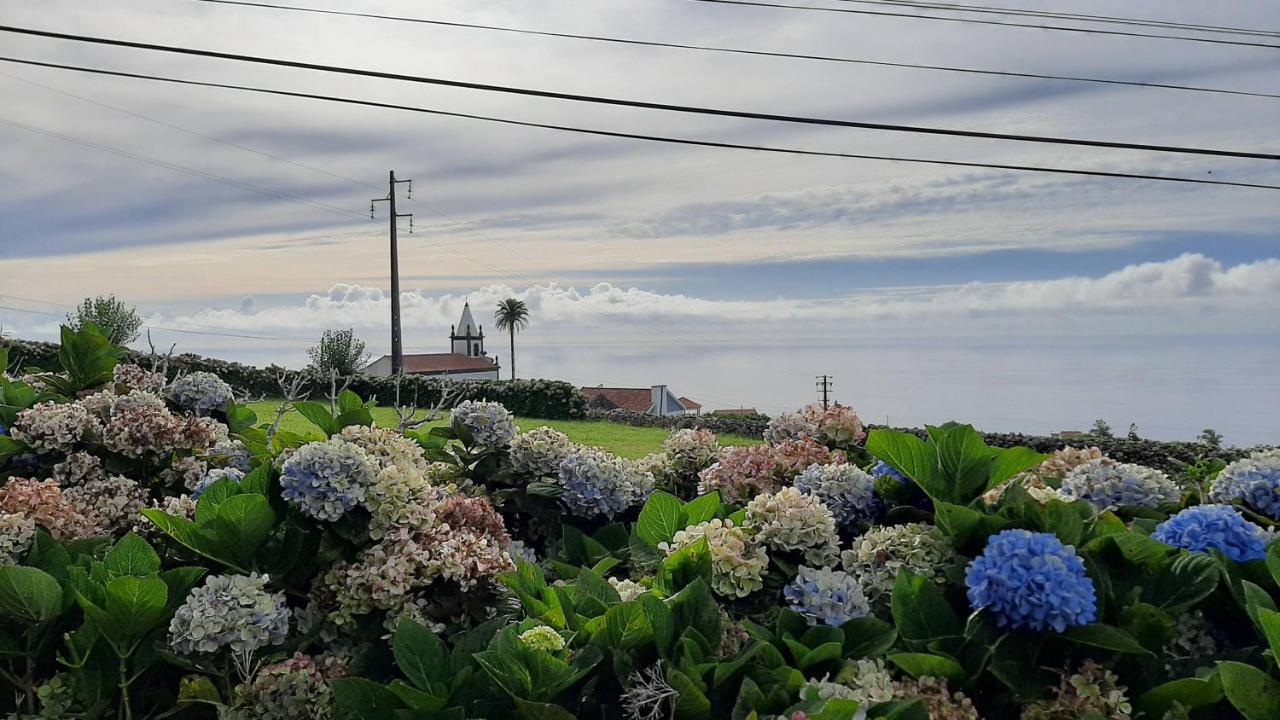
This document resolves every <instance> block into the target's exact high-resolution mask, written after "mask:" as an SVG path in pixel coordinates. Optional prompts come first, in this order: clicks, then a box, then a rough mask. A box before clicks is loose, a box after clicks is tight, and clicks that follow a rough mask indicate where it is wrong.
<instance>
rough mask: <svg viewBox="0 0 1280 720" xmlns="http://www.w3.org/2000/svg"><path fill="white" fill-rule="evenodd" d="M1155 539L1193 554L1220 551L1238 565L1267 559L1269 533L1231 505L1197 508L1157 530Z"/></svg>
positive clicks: (1185, 511) (1172, 518) (1163, 523)
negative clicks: (1238, 563)
mask: <svg viewBox="0 0 1280 720" xmlns="http://www.w3.org/2000/svg"><path fill="white" fill-rule="evenodd" d="M1151 537H1153V538H1155V539H1156V540H1159V541H1160V542H1162V543H1164V544H1166V545H1172V546H1174V547H1179V548H1183V549H1186V550H1190V551H1192V552H1204V551H1205V550H1209V549H1213V550H1219V551H1221V552H1222V554H1223V555H1226V556H1227V557H1229V558H1231V559H1232V560H1235V561H1236V562H1249V561H1250V560H1261V559H1263V558H1265V557H1266V556H1267V541H1268V539H1269V537H1268V535H1267V531H1266V530H1263V529H1262V527H1261V526H1259V525H1255V524H1253V523H1251V522H1249V521H1248V520H1245V519H1244V516H1243V515H1241V514H1240V513H1239V512H1238V511H1236V509H1235V508H1233V507H1231V506H1229V505H1196V506H1195V507H1189V508H1187V509H1186V510H1183V511H1182V512H1180V513H1178V514H1177V515H1174V516H1173V517H1171V518H1169V519H1168V520H1165V521H1164V522H1162V523H1160V524H1159V525H1157V526H1156V531H1155V532H1154V533H1152V534H1151Z"/></svg>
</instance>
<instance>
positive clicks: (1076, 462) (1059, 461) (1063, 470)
mask: <svg viewBox="0 0 1280 720" xmlns="http://www.w3.org/2000/svg"><path fill="white" fill-rule="evenodd" d="M1105 457H1106V456H1104V455H1103V454H1102V451H1101V450H1099V449H1098V448H1096V447H1087V448H1074V447H1070V446H1067V447H1064V448H1062V449H1061V450H1055V451H1054V452H1053V453H1052V454H1051V455H1049V457H1048V458H1046V459H1045V460H1044V462H1042V463H1040V464H1039V465H1037V466H1036V474H1038V475H1044V476H1047V477H1051V478H1056V479H1058V480H1062V479H1063V478H1065V477H1066V476H1067V473H1069V472H1071V471H1072V470H1075V469H1076V468H1078V467H1080V466H1081V465H1084V464H1085V463H1087V462H1092V461H1094V460H1103V459H1105Z"/></svg>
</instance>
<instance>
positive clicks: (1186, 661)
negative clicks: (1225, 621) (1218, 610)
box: [1160, 610, 1221, 677]
mask: <svg viewBox="0 0 1280 720" xmlns="http://www.w3.org/2000/svg"><path fill="white" fill-rule="evenodd" d="M1171 625H1172V626H1173V637H1171V638H1169V641H1168V642H1166V643H1165V644H1164V647H1162V648H1161V649H1160V657H1161V658H1162V659H1163V660H1164V667H1165V672H1167V673H1169V674H1170V675H1171V676H1173V677H1183V676H1186V675H1192V674H1194V671H1195V670H1196V669H1197V668H1198V667H1199V666H1201V665H1212V664H1213V658H1214V656H1215V655H1217V654H1218V652H1219V651H1220V649H1221V648H1220V646H1219V645H1218V640H1217V638H1215V637H1214V635H1213V626H1211V625H1210V624H1209V621H1208V620H1207V619H1206V618H1205V616H1204V612H1202V611H1200V610H1190V611H1184V612H1182V613H1179V614H1178V615H1175V616H1174V617H1173V618H1172V622H1171Z"/></svg>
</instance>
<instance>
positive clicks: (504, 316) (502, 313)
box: [493, 298, 529, 380]
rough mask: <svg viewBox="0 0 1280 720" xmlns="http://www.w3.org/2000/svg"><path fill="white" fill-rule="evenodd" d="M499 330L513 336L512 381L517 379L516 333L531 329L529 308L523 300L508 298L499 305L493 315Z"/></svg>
mask: <svg viewBox="0 0 1280 720" xmlns="http://www.w3.org/2000/svg"><path fill="white" fill-rule="evenodd" d="M493 317H494V319H495V320H497V321H498V329H499V330H506V331H507V332H508V333H510V334H511V379H512V380H515V379H516V333H517V332H519V331H521V330H523V329H525V328H527V327H529V306H528V305H525V304H524V301H523V300H517V299H515V298H507V299H506V300H503V301H501V302H499V303H498V310H497V312H495V313H494V314H493Z"/></svg>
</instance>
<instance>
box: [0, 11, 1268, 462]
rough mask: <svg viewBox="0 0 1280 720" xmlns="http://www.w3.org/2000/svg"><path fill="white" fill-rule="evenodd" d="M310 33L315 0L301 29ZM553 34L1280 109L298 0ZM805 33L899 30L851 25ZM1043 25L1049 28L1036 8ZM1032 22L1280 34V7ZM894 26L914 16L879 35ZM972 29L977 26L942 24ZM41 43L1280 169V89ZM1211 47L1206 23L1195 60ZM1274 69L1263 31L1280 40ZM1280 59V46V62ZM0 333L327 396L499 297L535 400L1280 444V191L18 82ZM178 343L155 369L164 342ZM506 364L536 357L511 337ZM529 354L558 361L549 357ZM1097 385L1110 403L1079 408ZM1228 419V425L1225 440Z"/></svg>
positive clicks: (1049, 157) (239, 40)
mask: <svg viewBox="0 0 1280 720" xmlns="http://www.w3.org/2000/svg"><path fill="white" fill-rule="evenodd" d="M286 4H289V3H286ZM291 4H295V5H308V6H311V7H328V8H340V9H342V10H349V11H350V10H354V11H364V12H373V13H380V14H392V15H397V14H398V15H404V16H412V17H419V18H427V19H434V20H443V21H456V22H467V23H482V24H493V25H503V26H510V27H519V28H527V29H532V30H544V31H553V32H568V33H578V34H593V35H601V36H609V37H618V38H629V39H640V40H655V41H662V42H675V43H697V44H704V45H717V46H723V47H734V48H743V49H752V50H765V51H775V52H790V53H805V54H814V55H830V56H841V57H850V58H862V59H868V60H878V61H888V62H906V63H917V64H934V65H947V66H958V67H969V68H982V69H992V70H1008V71H1017V72H1030V73H1040V74H1055V75H1073V76H1087V77H1099V78H1113V79H1124V80H1138V81H1146V82H1158V83H1166V84H1182V85H1198V86H1208V87H1214V88H1224V89H1233V90H1243V91H1252V92H1263V93H1273V94H1274V93H1280V73H1278V72H1277V71H1278V70H1280V50H1276V49H1274V48H1259V47H1240V46H1225V45H1214V44H1206V43H1195V42H1176V41H1169V40H1158V39H1149V38H1134V37H1118V36H1103V35H1089V34H1082V33H1067V32H1051V31H1043V30H1029V29H1020V28H1009V27H985V26H979V25H969V24H958V23H951V22H938V21H927V20H912V19H903V18H887V17H873V16H865V15H853V14H838V13H825V12H811V11H793V10H783V9H776V8H761V7H747V6H735V5H724V4H711V3H701V2H694V1H693V0H597V1H595V2H582V1H581V0H579V1H577V2H570V1H568V0H544V2H540V3H528V2H517V1H514V0H512V1H507V0H495V1H493V2H486V3H482V4H479V3H471V2H460V1H452V0H442V1H440V2H433V3H430V4H424V3H415V2H407V1H400V0H367V1H364V0H361V1H357V0H348V1H347V2H343V3H336V2H334V1H333V0H305V1H304V0H291ZM795 4H809V5H815V6H816V5H825V6H827V7H844V8H853V7H861V8H864V9H877V6H867V5H858V4H856V3H852V4H850V3H844V2H840V1H838V0H821V1H820V0H799V1H798V2H796V3H795ZM1009 5H1014V4H1013V3H1009ZM1016 5H1017V7H1022V8H1033V9H1045V10H1050V9H1056V10H1063V9H1067V10H1070V11H1072V12H1078V13H1089V12H1093V13H1099V14H1108V15H1117V14H1124V15H1125V16H1128V17H1141V18H1156V19H1162V20H1170V21H1177V22H1188V23H1195V22H1201V23H1212V24H1216V25H1228V26H1238V27H1247V28H1258V29H1266V30H1280V6H1277V5H1276V4H1275V3H1271V2H1266V1H1265V0H1243V1H1240V2H1233V3H1230V4H1221V3H1219V4H1205V3H1192V2H1189V1H1185V0H1177V1H1172V0H1164V1H1149V0H1135V1H1133V2H1128V3H1125V5H1124V7H1123V13H1121V12H1120V10H1118V9H1117V7H1116V6H1115V5H1114V4H1113V3H1103V2H1094V1H1088V2H1073V3H1071V4H1070V6H1069V7H1064V5H1063V4H1061V3H1053V2H1039V1H1033V0H1021V1H1020V2H1019V3H1017V4H1016ZM878 9H889V10H892V8H884V7H879V8H878ZM934 14H947V13H934ZM0 17H2V18H3V21H4V22H3V24H9V25H16V26H22V27H32V28H40V29H47V30H56V31H61V32H70V33H83V34H91V35H98V36H106V37H113V38H121V39H128V40H135V41H142V42H156V43H164V44H172V45H182V46H190V47H197V48H202V49H209V50H218V51H224V52H235V53H244V54H255V55H263V56H270V57H280V58H289V59H295V60H302V61H306V62H315V63H324V64H332V65H347V66H352V67H359V68H365V69H371V70H382V71H389V72H400V73H410V74H418V75H430V76H434V77H441V78H449V79H456V80H466V81H473V82H484V83H494V84H505V85H513V86H521V87H528V88H537V89H544V90H555V91H563V92H575V93H583V94H594V95H605V96H611V97H619V98H628V99H634V100H642V101H650V102H664V103H677V104H687V105H699V106H711V107H719V108H731V109H735V110H745V111H752V112H764V113H775V114H792V115H805V116H815V117H825V118H841V119H851V120H859V121H867V122H877V123H896V124H909V125H921V126H932V127H944V128H955V129H964V130H979V131H988V132H1001V133H1019V134H1031V135H1046V136H1067V137H1076V138H1089V139H1099V140H1109V141H1121V142H1132V143H1150V144H1162V145H1185V146H1200V147H1211V148H1225V149H1230V150H1242V151H1252V152H1269V153H1280V140H1278V139H1277V137H1276V135H1275V131H1274V130H1275V128H1276V127H1277V124H1278V123H1280V99H1276V98H1262V97H1245V96H1235V95H1223V94H1207V93H1195V92H1187V91H1174V90H1164V89H1152V88H1136V87H1124V86H1114V85H1098V84H1086V83H1075V82H1064V81H1052V80H1034V79H1018V78H1008V77H992V76H983V75H974V74H960V73H946V72H933V71H923V70H914V69H902V68H887V67H873V66H866V65H853V64H846V63H830V62H820V61H812V60H798V59H787V58H773V57H757V56H746V55H726V54H716V53H709V52H695V51H689V50H680V49H663V48H654V47H640V46H625V45H617V44H603V43H596V42H588V41H581V40H573V39H564V38H548V37H533V36H525V35H513V34H509V33H498V32H492V31H481V30H474V29H464V28H448V27H441V26H435V25H424V24H413V23H400V22H388V21H379V20H374V19H361V18H344V17H332V16H320V15H311V14H302V13H294V12H285V11H280V10H271V9H263V8H252V7H244V6H233V5H225V4H213V3H206V2H199V1H197V0H121V1H120V2H114V3H110V4H103V3H93V4H86V3H80V2H73V1H71V0H47V1H46V2H42V3H39V4H33V3H26V2H20V1H19V0H0ZM1179 34H1181V33H1179ZM0 37H2V38H3V52H0V55H5V56H10V57H19V58H27V59H36V60H41V61H48V62H60V63H69V64H79V65H88V66H94V67H101V68H110V69H115V70H122V71H127V72H139V73H152V74H161V75H171V76H174V77H182V78H189V79H197V80H206V81H215V82H229V83H242V84H252V85H259V86H266V87H274V88H281V89H289V90H294V91H301V92H319V93H325V94H331V95H345V96H351V97H359V98H363V99H368V100H372V101H378V102H393V103H401V104H408V105H414V106H420V107H429V108H434V109H439V110H446V111H454V112H465V113H480V114H488V115H495V116H501V117H507V118H512V119H519V120H527V121H533V122H543V123H552V124H560V125H573V126H579V127H589V128H595V129H602V130H609V131H620V132H632V133H643V134H667V135H672V136H678V137H685V138H697V139H703V140H712V141H719V142H732V143H749V144H764V145H773V146H782V147H793V148H805V149H811V150H823V151H833V152H844V153H863V154H875V155H896V156H914V157H922V158H933V159H945V160H956V161H963V162H983V163H996V164H1033V165H1045V166H1057V167H1068V168H1077V169H1088V170H1102V171H1109V172H1133V173H1149V174H1163V175H1180V176H1185V177H1195V178H1205V179H1210V178H1211V179H1219V180H1231V181H1240V182H1253V183H1267V184H1280V167H1277V166H1276V165H1275V163H1274V162H1271V161H1261V160H1240V159H1230V158H1219V157H1203V156H1188V155H1173V154H1159V153H1152V152H1141V151H1128V150H1103V149H1094V148H1082V147H1067V146H1053V145H1040V144H1029V143H1011V142H999V141H992V140H977V139H964V138H949V137H939V136H928V135H913V134H903V133H890V132H881V131H872V130H862V129H851V128H832V127H826V128H824V127H813V126H801V125H794V124H785V123H776V122H765V121H757V120H742V119H733V118H712V117H701V116H692V115H680V114H672V113H663V112H659V111H652V110H640V109H631V108H618V107H604V106H597V105H586V104H582V103H572V102H566V101H558V100H548V99H538V98H529V97H520V96H513V95H500V94H493V93H481V92H477V91H473V90H464V89H455V88H443V87H436V86H428V85H418V84H405V83H396V82H391V81H387V80H372V79H367V78H354V77H345V76H334V75H328V74H322V73H316V72H310V71H304V70H294V69H283V68H265V67H263V66H255V65H246V64H242V63H234V62H228V61H223V60H214V59H206V58H195V57H180V56H171V55H163V54H158V53H148V52H143V51H138V50H129V49H118V48H104V47H97V46H89V45H84V44H79V43H72V42H66V41H58V40H50V39H37V38H31V37H24V36H17V35H11V34H5V33H0ZM1250 39H1256V38H1250ZM1264 41H1268V42H1275V43H1276V44H1280V40H1266V39H1265V38H1264ZM0 97H3V98H4V102H2V103H0V260H3V265H2V266H0V326H3V331H4V332H5V333H6V334H7V335H11V336H16V337H24V338H33V339H50V338H53V337H56V333H57V324H58V320H59V319H60V318H61V317H62V316H63V315H64V314H65V313H66V311H67V310H68V309H69V308H70V307H71V306H74V305H75V304H76V302H78V300H79V299H80V298H82V297H84V296H87V295H96V294H108V293H114V294H115V295H117V296H119V297H121V298H123V299H126V300H127V301H129V302H131V303H134V304H136V305H137V306H138V308H139V310H140V311H141V312H142V314H143V315H144V316H145V317H146V319H147V324H148V326H149V327H150V329H151V331H152V339H153V341H155V342H156V343H157V345H159V346H162V347H167V346H168V345H169V344H170V343H177V345H178V349H179V351H188V352H198V353H204V354H210V355H217V356H220V357H226V358H229V359H237V360H241V361H245V362H251V363H256V364H267V363H273V362H274V363H278V364H282V365H287V366H294V367H297V366H301V365H302V364H304V363H305V362H306V349H307V347H308V345H309V344H310V343H312V342H314V340H315V339H316V338H317V337H318V335H319V334H320V332H322V331H323V330H324V329H325V328H332V327H352V328H355V329H356V330H357V332H358V334H359V335H360V336H361V337H362V338H364V339H365V340H366V342H367V343H368V345H369V349H370V351H371V352H373V353H374V354H375V355H378V354H381V353H383V352H386V350H387V348H388V346H389V330H388V319H387V318H388V314H389V313H388V309H389V305H390V302H389V280H388V271H387V265H388V260H387V252H388V251H387V224H386V223H387V220H386V207H385V204H380V206H379V207H378V208H377V212H376V219H374V220H370V219H369V200H370V198H372V197H381V196H385V195H386V192H387V190H386V181H387V173H388V171H389V170H394V171H395V172H396V174H397V176H398V177H401V178H412V179H413V180H414V183H413V193H412V198H409V197H406V191H407V188H406V187H403V186H402V188H401V194H400V195H399V203H400V208H399V210H400V211H401V212H412V213H414V222H413V233H412V234H410V233H409V227H408V222H407V221H403V220H402V221H401V223H400V238H401V243H400V257H401V276H402V288H403V289H404V290H405V295H404V298H403V304H404V313H405V321H404V326H405V330H404V334H405V338H406V343H405V344H406V349H407V350H411V351H421V352H441V351H444V350H445V349H446V348H447V345H446V342H447V339H446V336H447V332H448V330H447V328H448V324H449V323H451V322H455V321H456V319H457V317H458V315H459V314H460V312H461V303H462V302H464V301H466V300H468V299H469V300H470V301H471V303H472V305H473V307H474V308H477V309H478V312H477V316H478V318H480V321H481V322H482V323H487V321H489V320H490V318H491V312H490V309H491V308H492V306H493V305H494V304H495V303H496V301H497V300H498V299H501V298H503V297H507V296H515V297H520V298H523V299H525V300H526V301H528V302H529V304H530V306H531V308H532V309H533V323H532V325H531V327H530V329H529V330H527V331H525V332H524V333H523V334H522V335H521V337H520V338H519V339H518V345H517V361H518V363H519V366H518V367H519V369H520V370H521V373H522V374H525V373H528V374H536V375H539V376H544V377H558V378H562V379H567V380H571V381H573V382H577V383H580V384H584V385H596V384H622V383H625V384H630V385H636V386H647V385H650V384H669V385H671V386H673V388H674V389H676V390H677V391H678V392H679V393H680V394H684V395H688V396H690V397H694V398H696V399H701V400H703V402H704V404H705V405H707V406H708V408H714V407H718V406H729V405H734V406H737V405H748V406H756V407H760V408H761V409H765V410H768V411H771V412H777V411H780V410H784V409H788V408H794V407H797V406H799V405H801V404H803V403H805V402H809V401H811V400H812V399H813V397H814V394H813V375H814V374H817V373H831V374H834V375H835V376H836V378H837V392H838V393H840V398H841V400H842V401H845V402H848V403H851V404H853V405H854V406H855V407H859V408H860V409H862V410H863V412H864V414H865V415H867V416H868V417H874V418H882V417H885V416H888V417H889V418H891V419H895V420H900V421H902V422H908V423H923V422H941V421H944V420H948V419H961V420H972V421H974V422H976V423H978V424H979V425H980V426H982V427H984V428H985V429H993V430H1020V429H1025V430H1028V431H1035V432H1049V431H1054V430H1061V429H1069V428H1078V427H1084V426H1087V425H1088V424H1090V423H1091V422H1092V421H1093V419H1094V418H1097V417H1105V418H1106V419H1108V420H1109V421H1111V422H1112V424H1113V425H1117V426H1119V427H1124V426H1126V425H1127V424H1128V423H1129V422H1138V424H1139V426H1140V429H1141V428H1147V429H1149V431H1150V432H1151V434H1152V435H1153V436H1162V437H1168V438H1188V437H1191V436H1193V435H1194V434H1195V433H1196V432H1198V431H1199V429H1201V428H1203V427H1205V426H1207V425H1212V426H1214V427H1217V428H1218V429H1219V430H1223V431H1224V433H1225V434H1226V435H1227V439H1228V441H1234V442H1240V443H1263V442H1268V443H1280V410H1277V407H1280V384H1277V381H1276V380H1275V372H1274V370H1273V369H1269V368H1273V367H1274V358H1275V352H1276V350H1277V349H1278V348H1280V319H1278V318H1280V234H1278V231H1280V211H1277V208H1280V202H1277V200H1278V199H1280V192H1278V191H1268V190H1256V189H1240V188H1222V187H1211V186H1195V185H1177V184H1173V183H1159V182H1151V181H1137V180H1118V179H1104V178H1093V177H1072V176H1062V175H1043V174H1034V173H1019V172H1011V171H1002V170H990V169H976V168H957V167H943V166H936V165H919V164H906V163H892V162H877V161H869V160H851V159H838V158H819V157H799V156H782V155H770V154H764V153H753V152H747V151H737V150H726V149H717V148H698V147H688V146H672V145H662V144H654V143H647V142H642V141H636V140H626V139H613V138H603V137H594V136H586V135H576V134H568V133H563V132H556V131H551V130H545V129H535V128H520V127H512V126H507V125H496V124H492V123H484V122H479V121H474V120H466V119H459V118H446V117H438V116H430V115H421V114H416V113H405V112H397V111H392V110H380V109H374V108H368V107H350V106H342V105H334V104H328V103H318V102H315V101H310V100H304V99H295V98H283V97H266V96H258V95H250V94H245V93H238V92H235V91H230V90H220V89H211V88H201V87H179V86H174V85H167V84H160V83H153V82H147V81H142V80H133V79H122V78H109V77H94V76H86V75H83V74H77V73H72V72H68V71H63V70H54V69H45V68H35V67H30V66H23V65H15V64H10V63H4V62H0ZM142 344H143V345H144V346H145V342H144V343H142ZM489 350H490V352H491V353H493V354H497V355H498V356H499V359H500V360H503V362H504V363H505V359H506V358H507V356H508V355H509V349H508V348H507V347H506V346H505V344H504V343H502V342H500V341H499V340H498V339H497V338H493V337H491V339H490V348H489ZM522 353H523V356H522ZM1064 387H1071V388H1074V389H1072V390H1070V391H1066V390H1064ZM1224 428H1225V430H1224Z"/></svg>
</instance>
